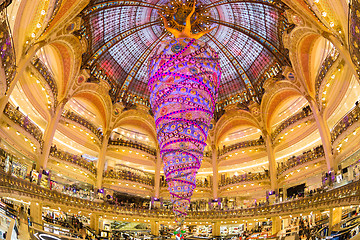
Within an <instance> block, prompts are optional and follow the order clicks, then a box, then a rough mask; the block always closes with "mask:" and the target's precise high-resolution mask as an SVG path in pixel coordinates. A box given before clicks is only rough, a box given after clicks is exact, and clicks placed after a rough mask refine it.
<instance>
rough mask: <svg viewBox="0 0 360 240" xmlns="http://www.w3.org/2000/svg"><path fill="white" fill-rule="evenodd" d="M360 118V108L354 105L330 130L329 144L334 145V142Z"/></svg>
mask: <svg viewBox="0 0 360 240" xmlns="http://www.w3.org/2000/svg"><path fill="white" fill-rule="evenodd" d="M359 117H360V106H359V105H355V107H353V108H352V109H351V110H350V111H349V112H348V113H347V114H345V116H344V117H343V118H342V119H341V120H340V121H338V122H337V123H336V124H335V126H334V127H333V129H332V130H331V142H332V143H334V142H335V140H336V139H337V138H338V137H339V136H340V134H342V133H343V132H345V131H346V130H347V129H348V128H349V127H350V126H351V125H353V124H354V123H355V122H357V121H358V120H359Z"/></svg>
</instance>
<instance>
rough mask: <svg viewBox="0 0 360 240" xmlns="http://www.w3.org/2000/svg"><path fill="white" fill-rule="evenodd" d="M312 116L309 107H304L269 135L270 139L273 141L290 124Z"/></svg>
mask: <svg viewBox="0 0 360 240" xmlns="http://www.w3.org/2000/svg"><path fill="white" fill-rule="evenodd" d="M311 114H312V112H311V109H310V107H309V106H307V107H305V108H304V109H303V110H302V111H301V112H299V113H297V114H295V115H293V116H291V117H289V118H288V119H286V120H285V121H284V122H282V123H281V124H280V125H279V126H278V127H277V128H276V129H275V131H274V132H273V133H272V134H271V138H272V140H273V141H274V140H275V139H276V137H277V136H278V135H279V134H280V133H281V132H282V131H283V130H284V129H286V128H287V127H288V126H290V125H291V124H293V123H295V122H297V121H299V120H301V119H304V118H306V117H308V116H310V115H311Z"/></svg>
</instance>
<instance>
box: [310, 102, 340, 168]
mask: <svg viewBox="0 0 360 240" xmlns="http://www.w3.org/2000/svg"><path fill="white" fill-rule="evenodd" d="M307 100H308V102H309V104H310V108H311V111H312V113H313V115H314V118H315V121H316V125H317V127H318V130H319V133H320V137H321V142H322V145H323V148H324V152H325V159H326V165H327V169H328V170H329V171H330V170H333V169H334V155H333V152H332V146H331V135H330V129H329V126H328V125H327V122H326V121H325V118H324V116H323V115H322V113H321V112H320V110H319V107H318V105H317V104H316V102H315V100H314V99H313V98H311V97H309V96H308V97H307Z"/></svg>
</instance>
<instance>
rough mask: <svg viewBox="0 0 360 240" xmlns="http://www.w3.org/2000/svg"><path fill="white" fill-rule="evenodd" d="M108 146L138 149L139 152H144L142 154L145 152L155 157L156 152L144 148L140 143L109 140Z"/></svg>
mask: <svg viewBox="0 0 360 240" xmlns="http://www.w3.org/2000/svg"><path fill="white" fill-rule="evenodd" d="M109 145H112V146H122V147H129V148H134V149H139V150H141V151H144V152H146V153H148V154H151V155H153V156H156V150H155V149H154V148H151V147H149V146H146V145H145V144H142V143H139V142H134V141H130V140H124V139H119V140H109Z"/></svg>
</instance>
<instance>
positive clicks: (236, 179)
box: [219, 173, 270, 187]
mask: <svg viewBox="0 0 360 240" xmlns="http://www.w3.org/2000/svg"><path fill="white" fill-rule="evenodd" d="M263 180H270V177H269V174H268V173H245V174H242V175H237V176H235V175H234V176H232V177H227V178H226V179H223V180H221V181H220V182H219V186H220V187H226V186H228V185H233V184H238V183H243V182H251V181H263Z"/></svg>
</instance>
